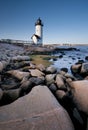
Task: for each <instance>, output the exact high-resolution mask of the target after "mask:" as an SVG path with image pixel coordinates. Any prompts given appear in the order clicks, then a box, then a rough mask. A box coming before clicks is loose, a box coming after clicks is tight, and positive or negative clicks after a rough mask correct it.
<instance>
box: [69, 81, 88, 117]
mask: <svg viewBox="0 0 88 130" xmlns="http://www.w3.org/2000/svg"><path fill="white" fill-rule="evenodd" d="M69 86H70V88H71V92H72V97H73V102H74V103H75V105H76V107H77V108H78V109H79V110H80V111H82V112H84V113H86V114H87V115H88V80H80V81H72V82H69Z"/></svg>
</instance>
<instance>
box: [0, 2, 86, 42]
mask: <svg viewBox="0 0 88 130" xmlns="http://www.w3.org/2000/svg"><path fill="white" fill-rule="evenodd" d="M39 17H40V18H41V19H42V21H43V24H44V26H43V43H45V44H48V43H49V44H59V43H74V44H81V43H82V44H88V0H0V39H17V40H28V41H31V36H32V35H33V34H34V33H35V22H36V20H37V19H38V18H39Z"/></svg>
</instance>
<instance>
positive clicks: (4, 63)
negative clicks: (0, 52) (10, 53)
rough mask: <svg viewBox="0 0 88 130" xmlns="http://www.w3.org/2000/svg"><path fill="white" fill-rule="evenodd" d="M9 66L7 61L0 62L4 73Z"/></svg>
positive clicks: (0, 69)
mask: <svg viewBox="0 0 88 130" xmlns="http://www.w3.org/2000/svg"><path fill="white" fill-rule="evenodd" d="M7 65H8V63H7V62H6V61H0V72H2V71H3V69H5V68H6V66H7Z"/></svg>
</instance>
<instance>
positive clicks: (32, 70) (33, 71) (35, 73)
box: [29, 69, 45, 77]
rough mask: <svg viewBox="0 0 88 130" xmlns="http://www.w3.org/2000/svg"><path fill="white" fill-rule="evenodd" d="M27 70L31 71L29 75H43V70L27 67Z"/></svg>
mask: <svg viewBox="0 0 88 130" xmlns="http://www.w3.org/2000/svg"><path fill="white" fill-rule="evenodd" d="M29 72H30V73H31V76H34V77H42V76H44V75H45V74H44V73H43V72H41V71H40V70H38V69H29Z"/></svg>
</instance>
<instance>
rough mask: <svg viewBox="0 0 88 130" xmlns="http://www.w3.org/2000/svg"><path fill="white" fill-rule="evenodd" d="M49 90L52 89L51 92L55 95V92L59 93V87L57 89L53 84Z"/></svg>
mask: <svg viewBox="0 0 88 130" xmlns="http://www.w3.org/2000/svg"><path fill="white" fill-rule="evenodd" d="M49 89H50V90H51V92H53V93H55V92H56V91H57V87H56V85H55V84H51V85H50V86H49Z"/></svg>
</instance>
